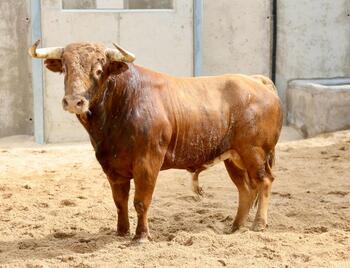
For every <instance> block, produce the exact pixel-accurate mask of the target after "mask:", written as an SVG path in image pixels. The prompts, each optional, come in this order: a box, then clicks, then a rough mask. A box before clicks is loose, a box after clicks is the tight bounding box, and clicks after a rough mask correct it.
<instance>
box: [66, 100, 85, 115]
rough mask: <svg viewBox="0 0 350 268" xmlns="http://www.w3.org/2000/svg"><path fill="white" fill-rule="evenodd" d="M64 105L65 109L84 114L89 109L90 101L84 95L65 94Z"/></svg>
mask: <svg viewBox="0 0 350 268" xmlns="http://www.w3.org/2000/svg"><path fill="white" fill-rule="evenodd" d="M62 106H63V109H64V110H65V111H68V112H70V113H74V114H83V113H86V112H88V111H89V101H88V100H87V99H86V98H85V97H82V96H74V95H69V96H65V97H64V98H63V100H62Z"/></svg>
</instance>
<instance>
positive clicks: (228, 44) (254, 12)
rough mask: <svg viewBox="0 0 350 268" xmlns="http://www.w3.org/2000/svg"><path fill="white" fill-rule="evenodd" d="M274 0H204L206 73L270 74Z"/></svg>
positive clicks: (204, 66) (204, 60) (204, 68)
mask: <svg viewBox="0 0 350 268" xmlns="http://www.w3.org/2000/svg"><path fill="white" fill-rule="evenodd" d="M271 2H272V1H270V0H245V1H242V0H220V1H213V0H204V11H203V74H204V75H214V74H224V73H245V74H265V75H270V69H271V68H270V67H271V24H272V23H271V7H272V5H271Z"/></svg>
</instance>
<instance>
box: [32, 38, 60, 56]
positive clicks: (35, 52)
mask: <svg viewBox="0 0 350 268" xmlns="http://www.w3.org/2000/svg"><path fill="white" fill-rule="evenodd" d="M39 43H40V40H37V41H36V42H35V43H34V44H33V45H32V47H31V48H29V49H28V53H29V55H30V56H32V57H33V58H39V59H61V58H62V54H63V47H45V48H37V47H38V45H39Z"/></svg>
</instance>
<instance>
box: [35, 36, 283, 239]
mask: <svg viewBox="0 0 350 268" xmlns="http://www.w3.org/2000/svg"><path fill="white" fill-rule="evenodd" d="M37 45H38V42H37V43H35V44H34V45H33V47H32V48H31V49H30V54H31V55H32V56H33V57H37V58H46V60H45V65H46V67H47V68H48V69H49V70H51V71H53V72H60V73H64V81H65V96H64V98H63V101H62V104H63V108H64V109H65V110H67V111H69V112H72V113H75V114H76V116H77V117H78V119H79V121H80V122H81V123H82V125H83V126H84V127H85V129H86V130H87V131H88V133H89V135H90V139H91V143H92V145H93V147H94V149H95V152H96V158H97V160H98V161H99V163H100V164H101V166H102V168H103V170H104V172H105V173H106V175H107V177H108V180H109V183H110V185H111V188H112V193H113V199H114V202H115V204H116V206H117V211H118V227H117V231H118V235H126V234H128V232H129V218H128V197H129V190H130V181H131V179H132V178H133V179H134V183H135V198H134V206H135V209H136V211H137V216H138V222H137V228H136V234H135V238H134V239H136V240H144V239H147V238H149V229H148V223H147V214H148V211H149V207H150V204H151V200H152V194H153V191H154V187H155V184H156V179H157V176H158V173H159V171H160V170H164V169H170V168H176V169H186V170H188V171H190V172H192V173H193V188H194V190H195V191H196V192H197V193H200V191H201V189H200V188H199V186H198V174H199V172H201V171H202V170H204V169H206V168H207V167H209V166H210V165H212V164H214V163H216V162H218V161H224V162H225V166H226V169H227V171H228V173H229V175H230V177H231V179H232V181H233V182H234V184H235V185H236V186H237V188H238V191H239V205H238V211H237V215H236V218H235V220H234V222H233V227H232V231H235V230H237V229H238V228H239V227H241V226H242V225H243V224H244V223H245V221H246V219H247V216H248V213H249V210H250V208H251V206H252V204H253V203H254V201H255V200H256V202H257V204H258V209H257V213H256V217H255V220H254V223H253V227H252V228H253V230H263V229H264V228H265V227H266V224H267V209H268V201H269V197H270V191H271V184H272V181H273V179H274V177H273V175H272V172H271V168H272V164H273V160H274V148H275V145H276V143H277V140H278V138H279V135H280V130H281V125H282V109H281V104H280V100H279V98H278V96H277V93H276V91H275V87H274V85H273V83H272V82H271V81H270V80H269V79H268V78H266V77H264V76H245V75H238V74H235V75H223V76H213V77H199V78H178V77H173V76H170V75H166V74H163V73H158V72H154V71H151V70H149V69H146V68H144V67H141V66H138V65H134V64H132V63H131V62H132V61H134V59H135V58H134V56H133V55H132V54H131V53H129V52H127V51H125V50H123V49H122V48H120V47H118V46H116V49H107V48H105V47H104V46H103V45H100V44H93V43H77V44H70V45H68V46H66V47H65V48H57V47H56V48H45V49H37Z"/></svg>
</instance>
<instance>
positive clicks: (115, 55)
mask: <svg viewBox="0 0 350 268" xmlns="http://www.w3.org/2000/svg"><path fill="white" fill-rule="evenodd" d="M113 45H114V46H115V48H116V49H111V48H107V49H106V54H107V56H108V57H109V58H110V59H111V60H112V61H124V62H133V61H134V60H135V59H136V58H135V55H134V54H132V53H131V52H129V51H127V50H125V49H124V48H122V47H120V46H118V45H117V44H115V43H113Z"/></svg>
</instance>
